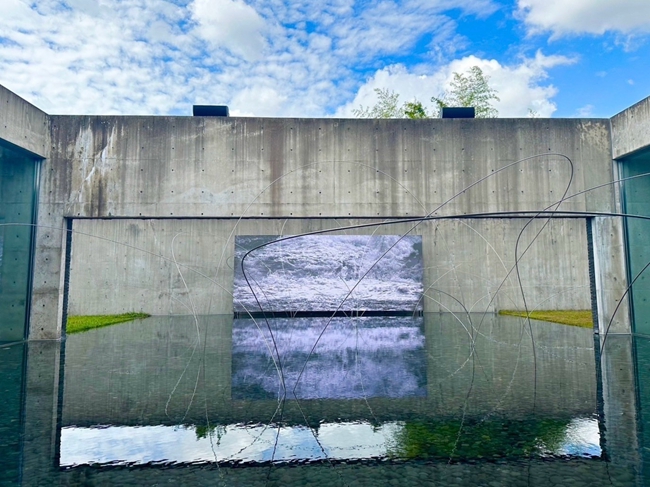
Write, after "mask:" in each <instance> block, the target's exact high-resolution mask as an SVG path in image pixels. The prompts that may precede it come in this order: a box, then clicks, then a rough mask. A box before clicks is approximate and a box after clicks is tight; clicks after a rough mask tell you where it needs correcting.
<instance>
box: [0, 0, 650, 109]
mask: <svg viewBox="0 0 650 487" xmlns="http://www.w3.org/2000/svg"><path fill="white" fill-rule="evenodd" d="M649 55H650V1H648V0H320V1H318V2H317V1H313V0H167V1H165V0H0V84H2V85H4V86H6V87H7V88H9V89H10V90H12V91H14V92H15V93H17V94H19V95H20V96H22V97H23V98H26V99H27V100H29V101H30V102H32V103H34V104H35V105H37V106H38V107H40V108H42V109H43V110H45V111H46V112H48V113H52V114H178V115H189V114H191V106H192V105H193V104H204V103H205V104H228V105H229V106H230V110H231V114H232V115H246V116H249V115H250V116H252V115H255V116H281V117H285V116H292V117H321V116H344V117H345V116H351V115H352V109H353V108H355V107H358V106H359V105H361V104H363V105H368V104H372V103H373V102H374V100H375V98H374V97H375V93H374V91H373V90H374V88H390V89H393V90H395V91H396V92H398V93H400V95H401V100H403V101H407V100H412V99H414V98H417V99H419V100H421V101H424V102H428V101H429V99H430V98H431V96H439V95H441V94H442V93H443V92H444V90H445V88H446V86H448V83H449V81H450V79H451V77H452V74H453V73H454V72H464V71H466V70H467V69H468V68H469V67H471V66H473V65H478V66H480V67H481V68H482V69H483V71H484V73H486V74H487V75H489V76H490V77H491V79H490V83H491V85H492V86H493V87H494V88H495V89H496V90H497V91H498V92H499V96H500V98H501V100H500V102H498V103H497V104H496V107H497V108H498V110H499V112H500V115H501V116H505V117H517V116H527V114H528V112H529V109H532V110H534V111H535V112H537V113H538V114H539V115H540V116H554V117H574V116H595V117H602V116H605V117H609V116H611V115H613V114H615V113H617V112H618V111H620V110H622V109H624V108H626V107H627V106H629V105H631V104H633V103H635V102H637V101H639V100H641V99H642V98H644V97H646V96H648V95H650V62H648V59H649V58H650V56H649Z"/></svg>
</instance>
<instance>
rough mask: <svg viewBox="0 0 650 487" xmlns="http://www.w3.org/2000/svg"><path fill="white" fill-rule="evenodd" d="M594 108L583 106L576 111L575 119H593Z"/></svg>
mask: <svg viewBox="0 0 650 487" xmlns="http://www.w3.org/2000/svg"><path fill="white" fill-rule="evenodd" d="M594 108H595V107H594V106H593V105H585V106H583V107H580V108H578V110H576V115H575V116H576V117H578V118H589V117H593V115H594Z"/></svg>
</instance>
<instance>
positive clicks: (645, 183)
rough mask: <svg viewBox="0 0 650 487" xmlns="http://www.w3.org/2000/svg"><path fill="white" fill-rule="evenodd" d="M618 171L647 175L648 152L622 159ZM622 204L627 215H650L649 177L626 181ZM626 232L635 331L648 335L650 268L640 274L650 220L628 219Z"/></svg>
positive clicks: (648, 257) (648, 247)
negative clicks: (620, 169)
mask: <svg viewBox="0 0 650 487" xmlns="http://www.w3.org/2000/svg"><path fill="white" fill-rule="evenodd" d="M621 168H622V174H621V176H622V177H623V178H630V177H633V176H639V175H642V174H645V173H650V150H646V151H643V152H641V153H639V154H637V155H635V156H633V157H629V158H627V159H624V160H622V161H621ZM623 203H624V205H623V207H624V210H625V212H626V213H628V214H632V215H644V216H650V176H641V177H637V178H634V179H630V180H627V181H625V182H624V183H623ZM626 229H627V249H628V265H629V279H630V282H632V280H634V279H635V278H636V280H635V281H634V284H633V285H632V290H631V298H632V318H633V323H634V331H635V332H636V333H641V334H644V335H650V267H648V269H646V270H645V271H643V269H644V267H645V266H646V265H648V263H649V262H650V220H641V219H638V218H628V219H627V222H626ZM642 271H643V272H642ZM641 272H642V273H641ZM639 273H641V274H640V275H639ZM637 276H638V277H637Z"/></svg>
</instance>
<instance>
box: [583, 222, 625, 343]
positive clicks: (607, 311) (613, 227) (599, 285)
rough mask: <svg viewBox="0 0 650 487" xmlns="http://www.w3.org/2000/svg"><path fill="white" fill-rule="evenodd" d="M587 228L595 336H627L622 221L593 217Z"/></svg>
mask: <svg viewBox="0 0 650 487" xmlns="http://www.w3.org/2000/svg"><path fill="white" fill-rule="evenodd" d="M590 224H591V236H592V245H593V260H594V280H595V282H594V283H593V285H594V286H595V288H596V289H595V292H596V303H597V310H598V327H599V333H600V335H601V337H604V336H605V334H621V333H622V334H628V333H630V332H631V326H630V307H629V294H628V293H627V292H626V291H627V272H626V262H625V255H626V254H625V241H624V237H623V221H622V220H621V219H620V218H618V217H597V218H592V219H591V221H590Z"/></svg>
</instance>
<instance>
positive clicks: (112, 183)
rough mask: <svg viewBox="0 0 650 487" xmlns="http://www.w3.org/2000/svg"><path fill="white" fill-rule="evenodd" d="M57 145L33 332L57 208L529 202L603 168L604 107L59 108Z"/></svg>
mask: <svg viewBox="0 0 650 487" xmlns="http://www.w3.org/2000/svg"><path fill="white" fill-rule="evenodd" d="M52 147H53V150H52V157H51V158H50V159H49V160H48V161H47V163H46V167H45V168H44V171H43V181H42V185H41V206H40V208H41V211H40V215H39V225H42V228H46V229H48V230H49V231H48V232H42V235H41V236H40V238H39V240H38V244H37V245H38V252H37V261H38V263H39V265H37V269H43V270H44V272H43V273H42V274H39V275H38V276H37V277H38V278H37V279H36V280H35V296H36V297H35V302H34V306H33V309H34V313H33V314H32V334H31V336H32V337H34V338H37V337H41V338H48V337H49V338H53V337H56V336H58V335H59V333H60V328H59V326H60V325H59V324H57V323H56V322H54V320H52V319H51V318H48V317H51V316H54V315H57V312H58V316H60V315H61V303H62V293H61V288H62V286H61V284H60V283H61V279H62V275H61V273H60V268H61V262H62V260H61V256H62V255H64V248H63V247H64V244H65V239H64V238H63V232H62V229H63V217H73V218H84V217H85V218H112V217H115V216H119V217H135V218H174V217H179V216H181V217H184V218H188V217H190V218H191V217H196V218H206V217H213V218H223V217H256V218H260V219H262V218H268V217H280V218H296V217H301V218H318V217H336V218H361V217H377V216H380V217H384V218H389V217H403V216H413V215H425V214H427V213H429V212H432V211H434V210H436V209H438V208H439V207H440V206H441V205H442V204H443V203H444V202H446V201H447V200H448V199H450V198H452V197H454V196H455V195H457V194H459V193H460V194H459V195H458V197H456V198H455V199H453V201H451V202H450V203H449V204H447V205H446V206H444V207H442V208H440V209H438V210H437V213H439V214H445V215H464V214H468V213H475V212H483V211H517V210H528V211H535V210H539V209H543V208H546V207H552V205H553V204H554V203H556V202H557V201H558V200H559V199H560V198H561V197H562V195H563V194H564V192H565V190H567V186H568V194H573V193H578V192H580V191H584V190H585V189H587V188H590V187H593V186H596V185H599V184H606V183H607V182H609V181H611V178H612V176H611V147H610V144H609V123H608V121H607V120H579V119H572V120H561V119H558V120H540V119H537V120H536V119H517V120H509V119H492V120H486V119H482V120H481V119H478V120H439V119H437V120H422V121H413V120H340V119H326V120H318V119H258V118H228V119H215V118H196V117H72V116H55V117H52ZM556 153H557V154H563V155H566V157H568V158H569V159H570V160H571V161H572V162H573V167H571V165H570V164H569V163H568V160H567V159H566V158H565V157H561V156H558V155H555V154H556ZM538 155H541V156H540V157H534V158H533V159H530V160H527V161H525V162H522V163H520V164H516V165H515V166H513V167H510V168H508V169H505V170H503V171H501V172H500V171H499V170H500V169H501V168H504V167H506V166H508V165H509V164H511V163H513V162H515V161H518V160H520V159H524V158H527V157H533V156H538ZM490 175H492V176H490ZM487 176H490V177H488V179H486V180H485V181H483V182H481V183H480V184H475V183H476V182H477V181H479V180H480V179H481V178H484V177H487ZM472 185H473V186H472ZM463 190H465V192H463ZM614 195H615V193H614V191H613V189H612V188H611V187H609V186H607V187H603V188H599V189H597V190H595V191H593V192H589V193H587V194H581V195H579V196H577V197H575V198H571V199H569V200H567V201H566V202H564V203H563V204H562V205H561V209H566V210H593V211H611V209H612V208H613V207H614V206H615V196H614ZM90 225H92V224H90ZM97 225H98V226H97V229H99V228H100V225H99V224H97ZM257 225H258V226H257V227H256V228H259V229H260V230H257V231H261V228H264V225H265V224H264V223H263V222H261V223H260V222H258V224H257ZM269 225H271V227H273V224H269ZM77 228H78V227H77ZM85 228H90V227H85ZM116 228H117V227H116ZM224 228H225V227H224ZM303 228H304V227H303ZM94 231H95V230H92V229H90V230H88V232H87V233H90V234H92V233H93V232H94ZM98 231H99V230H98ZM103 231H104V230H101V231H100V233H101V232H103ZM220 232H221V230H220ZM248 233H257V232H253V231H249V232H248ZM264 233H269V232H268V231H267V229H265V230H264ZM279 233H287V232H279ZM497 233H498V232H497ZM511 234H512V232H511ZM123 236H124V235H122V234H119V235H118V238H116V239H114V240H118V241H120V239H121V238H122V237H123ZM223 236H224V234H223V233H221V237H220V238H223ZM495 238H496V235H495V237H494V238H493V236H491V235H489V236H488V238H487V240H488V241H489V242H494V241H495ZM604 244H605V243H604ZM199 253H200V252H199ZM76 255H77V257H79V256H80V254H79V253H77V254H76ZM79 261H80V260H78V262H79ZM498 265H499V266H500V265H501V264H500V263H499V264H498ZM77 268H79V267H78V266H77ZM165 272H167V271H165V270H163V273H165ZM168 275H169V274H166V275H165V274H163V276H153V277H152V278H153V281H152V282H160V279H163V280H164V279H165V278H166V276H168ZM95 277H96V275H94V274H93V275H91V274H85V275H84V278H83V279H82V281H83V282H89V280H92V279H94V278H95ZM75 278H76V277H75ZM621 279H623V280H624V276H621ZM221 285H222V286H223V287H225V288H228V286H229V281H228V278H226V280H225V281H223V282H222V283H221ZM466 285H468V286H471V285H473V284H472V283H471V281H470V280H468V281H467V282H465V283H462V284H461V285H460V287H461V288H465V287H466ZM571 285H573V283H571ZM113 304H114V305H115V306H116V309H121V303H117V302H116V303H113ZM218 309H219V308H218ZM57 320H58V318H57Z"/></svg>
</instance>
